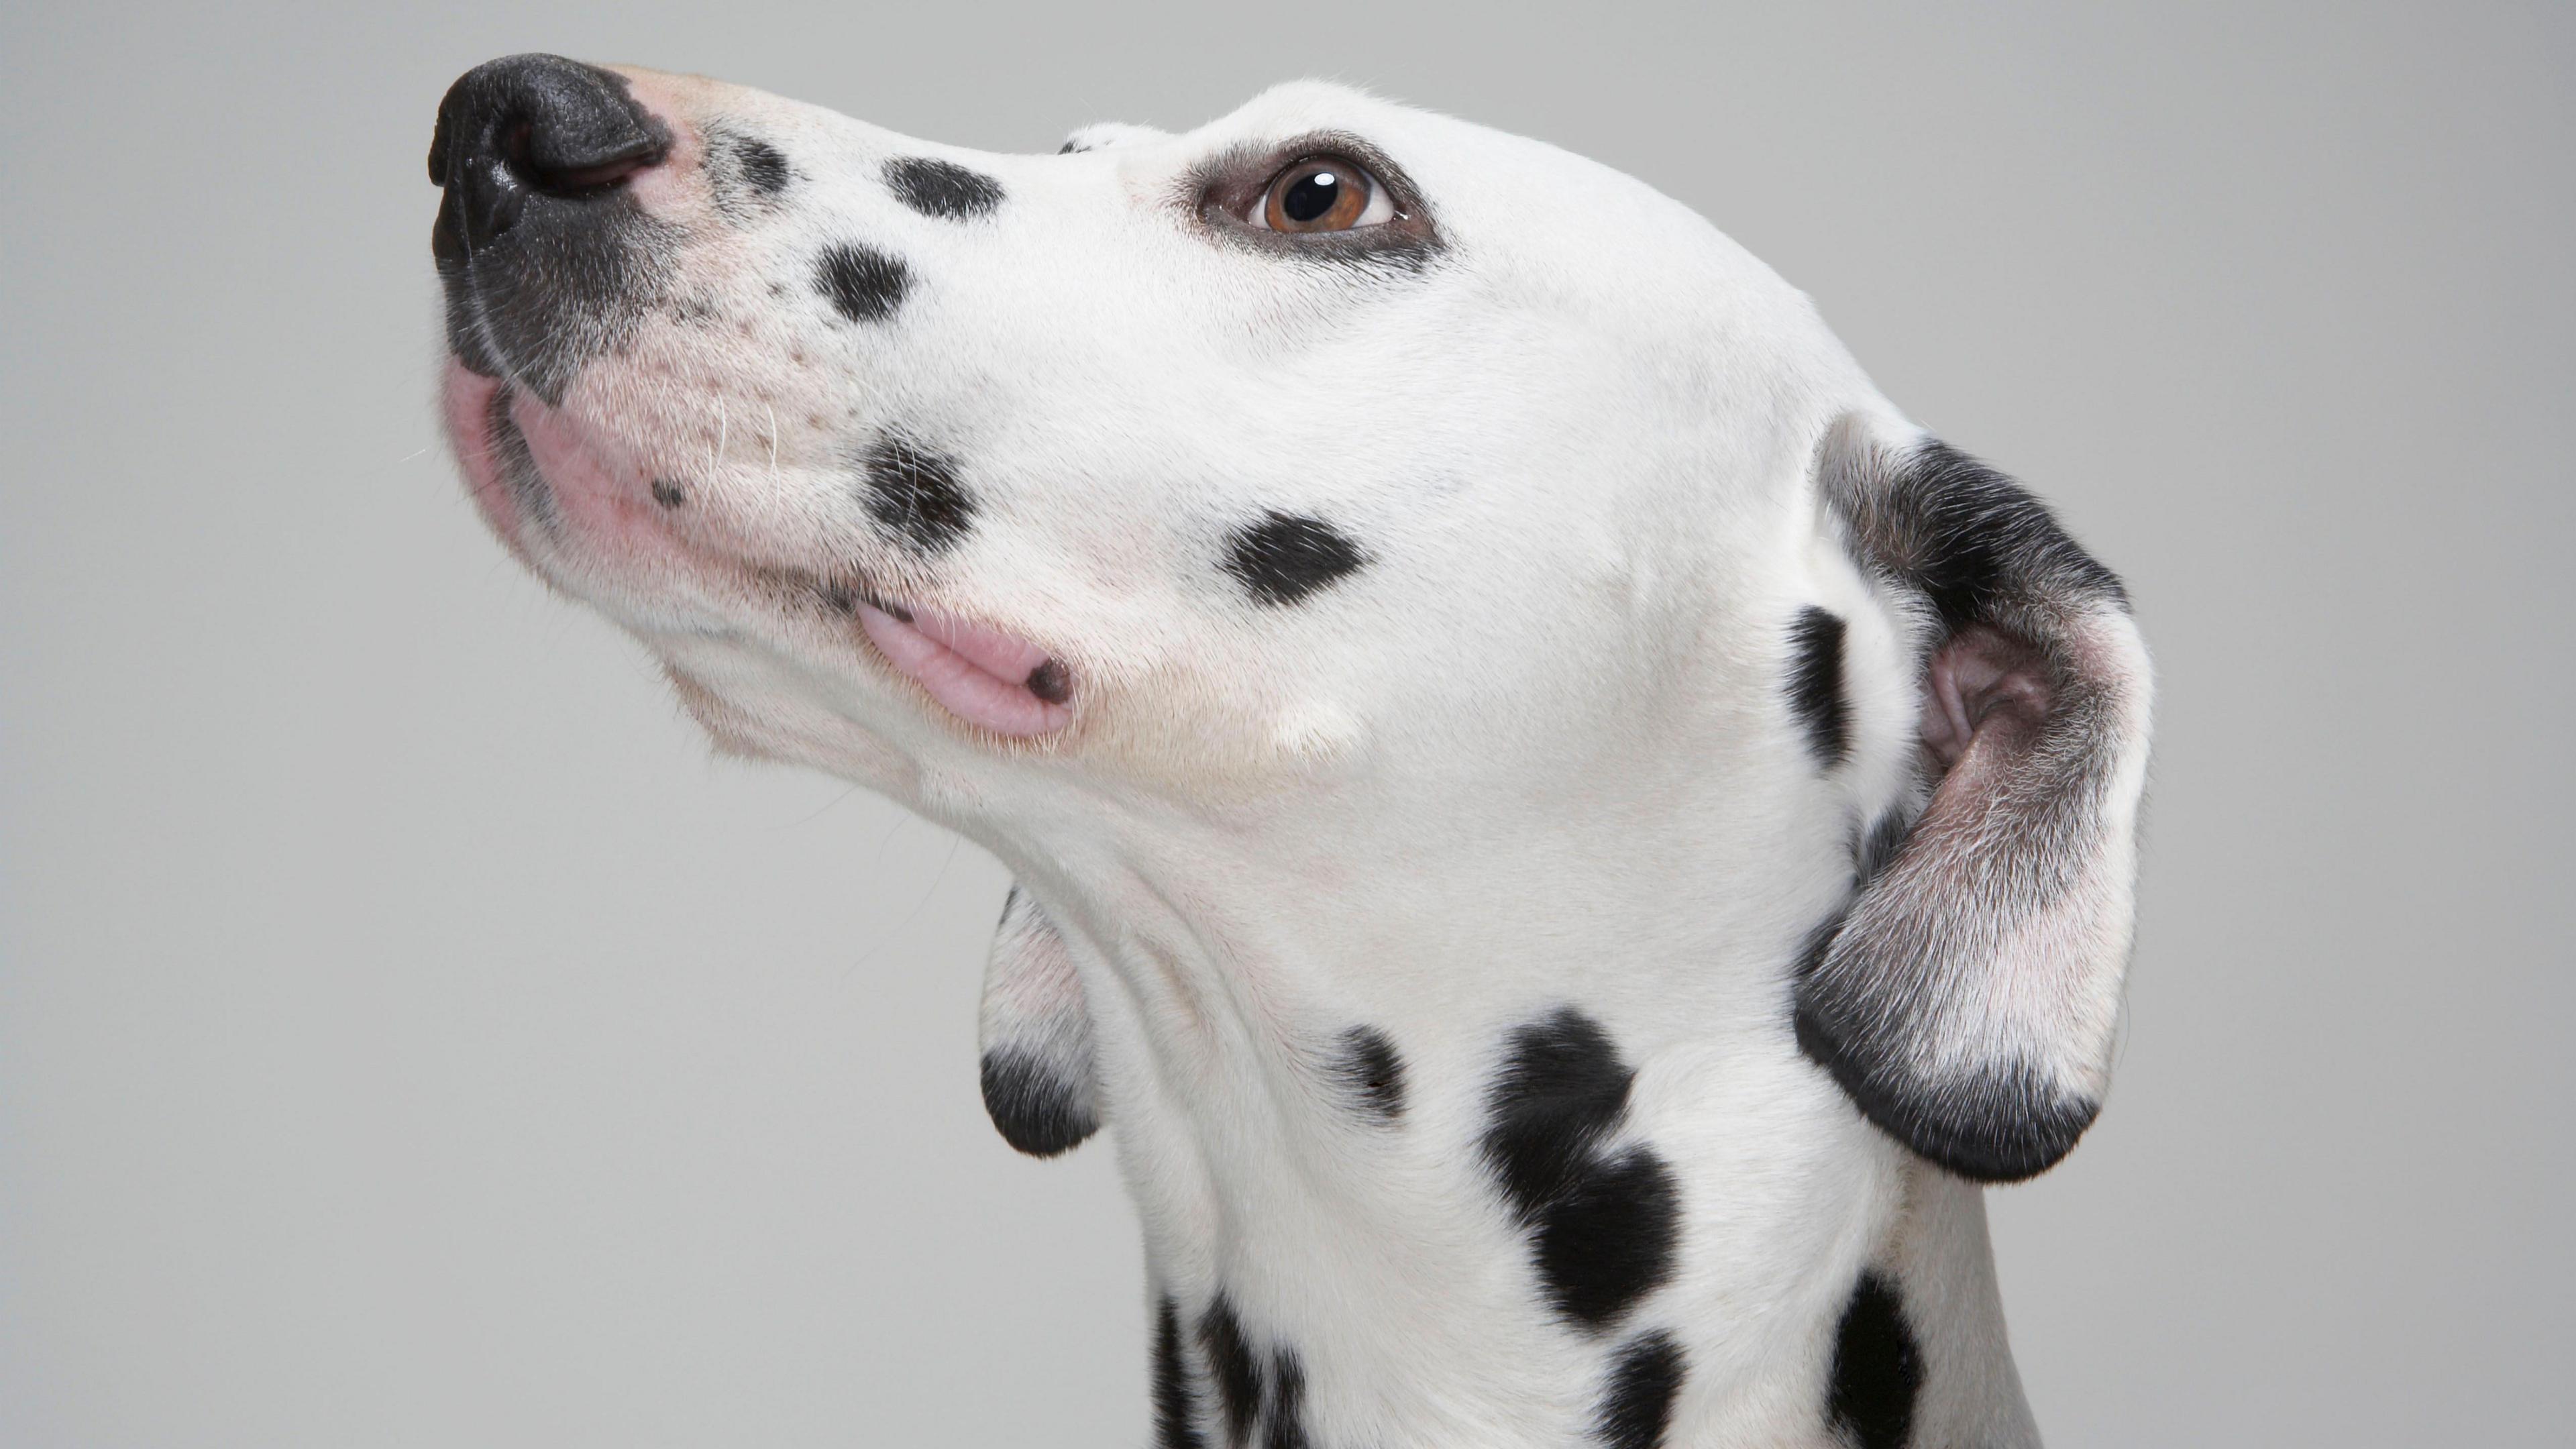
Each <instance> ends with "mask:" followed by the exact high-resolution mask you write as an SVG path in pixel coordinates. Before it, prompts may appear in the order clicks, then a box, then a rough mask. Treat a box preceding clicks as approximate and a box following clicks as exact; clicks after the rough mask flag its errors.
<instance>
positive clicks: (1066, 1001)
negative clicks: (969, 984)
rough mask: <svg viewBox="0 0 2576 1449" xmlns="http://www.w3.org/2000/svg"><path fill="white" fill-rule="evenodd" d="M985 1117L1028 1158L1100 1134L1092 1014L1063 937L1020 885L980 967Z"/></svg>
mask: <svg viewBox="0 0 2576 1449" xmlns="http://www.w3.org/2000/svg"><path fill="white" fill-rule="evenodd" d="M982 1027H983V1031H982V1035H983V1048H984V1071H983V1078H984V1111H985V1112H986V1113H987V1114H988V1115H990V1116H991V1117H992V1119H993V1125H994V1126H995V1127H997V1128H999V1129H1001V1133H1002V1140H1003V1141H1005V1142H1008V1143H1010V1144H1011V1145H1012V1146H1013V1147H1016V1148H1018V1149H1019V1150H1020V1151H1022V1152H1025V1153H1027V1154H1029V1155H1030V1156H1031V1157H1053V1156H1055V1155H1057V1154H1058V1153H1061V1152H1068V1151H1071V1150H1072V1149H1073V1147H1074V1146H1075V1145H1076V1144H1078V1143H1080V1142H1081V1141H1082V1139H1084V1138H1086V1137H1088V1136H1090V1135H1091V1134H1092V1133H1094V1132H1096V1131H1098V1130H1100V1099H1099V1089H1098V1087H1097V1085H1096V1080H1095V1078H1094V1076H1093V1072H1092V1055H1091V1016H1090V1013H1089V1011H1088V1010H1087V1009H1086V1008H1085V1007H1084V1005H1083V1000H1082V982H1081V981H1080V980H1079V979H1078V978H1076V977H1075V976H1074V974H1073V961H1072V960H1071V958H1069V957H1067V956H1066V955H1065V951H1064V938H1063V937H1062V936H1059V935H1057V934H1056V930H1055V926H1054V924H1053V923H1051V922H1049V921H1048V920H1047V918H1046V913H1045V912H1044V911H1041V910H1039V909H1038V905H1037V902H1035V901H1033V900H1030V899H1029V896H1028V893H1027V892H1026V891H1023V890H1021V889H1020V888H1019V887H1018V886H1013V887H1011V894H1010V898H1009V899H1008V900H1005V901H1004V902H1003V903H1002V923H1001V926H1000V927H999V928H998V929H997V930H996V931H995V932H994V934H993V954H992V955H991V956H990V957H988V958H986V960H985V962H984V1011H983V1022H982Z"/></svg>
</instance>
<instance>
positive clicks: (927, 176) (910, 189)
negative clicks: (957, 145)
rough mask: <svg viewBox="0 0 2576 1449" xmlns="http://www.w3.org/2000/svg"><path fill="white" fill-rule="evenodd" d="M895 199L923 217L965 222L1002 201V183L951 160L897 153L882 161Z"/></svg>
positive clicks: (987, 212) (992, 209)
mask: <svg viewBox="0 0 2576 1449" xmlns="http://www.w3.org/2000/svg"><path fill="white" fill-rule="evenodd" d="M885 181H886V185H887V186H888V187H891V188H892V189H893V191H894V194H895V197H896V199H898V200H900V201H901V202H902V203H903V204H904V205H906V206H909V207H911V208H912V209H913V210H915V211H917V212H920V213H921V214H922V215H924V216H932V217H937V218H939V219H940V220H942V221H967V220H971V219H973V218H975V217H979V216H991V215H992V214H993V212H994V211H995V210H996V209H997V208H999V207H1000V206H1001V204H1002V183H1001V182H999V181H996V180H994V179H993V178H992V177H990V176H987V175H985V174H984V173H983V172H981V171H971V170H968V169H967V168H966V167H963V166H960V165H958V164H957V163H956V162H954V161H941V160H937V159H935V158H933V157H929V156H898V157H896V158H895V159H894V160H891V161H888V162H887V163H886V164H885Z"/></svg>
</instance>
